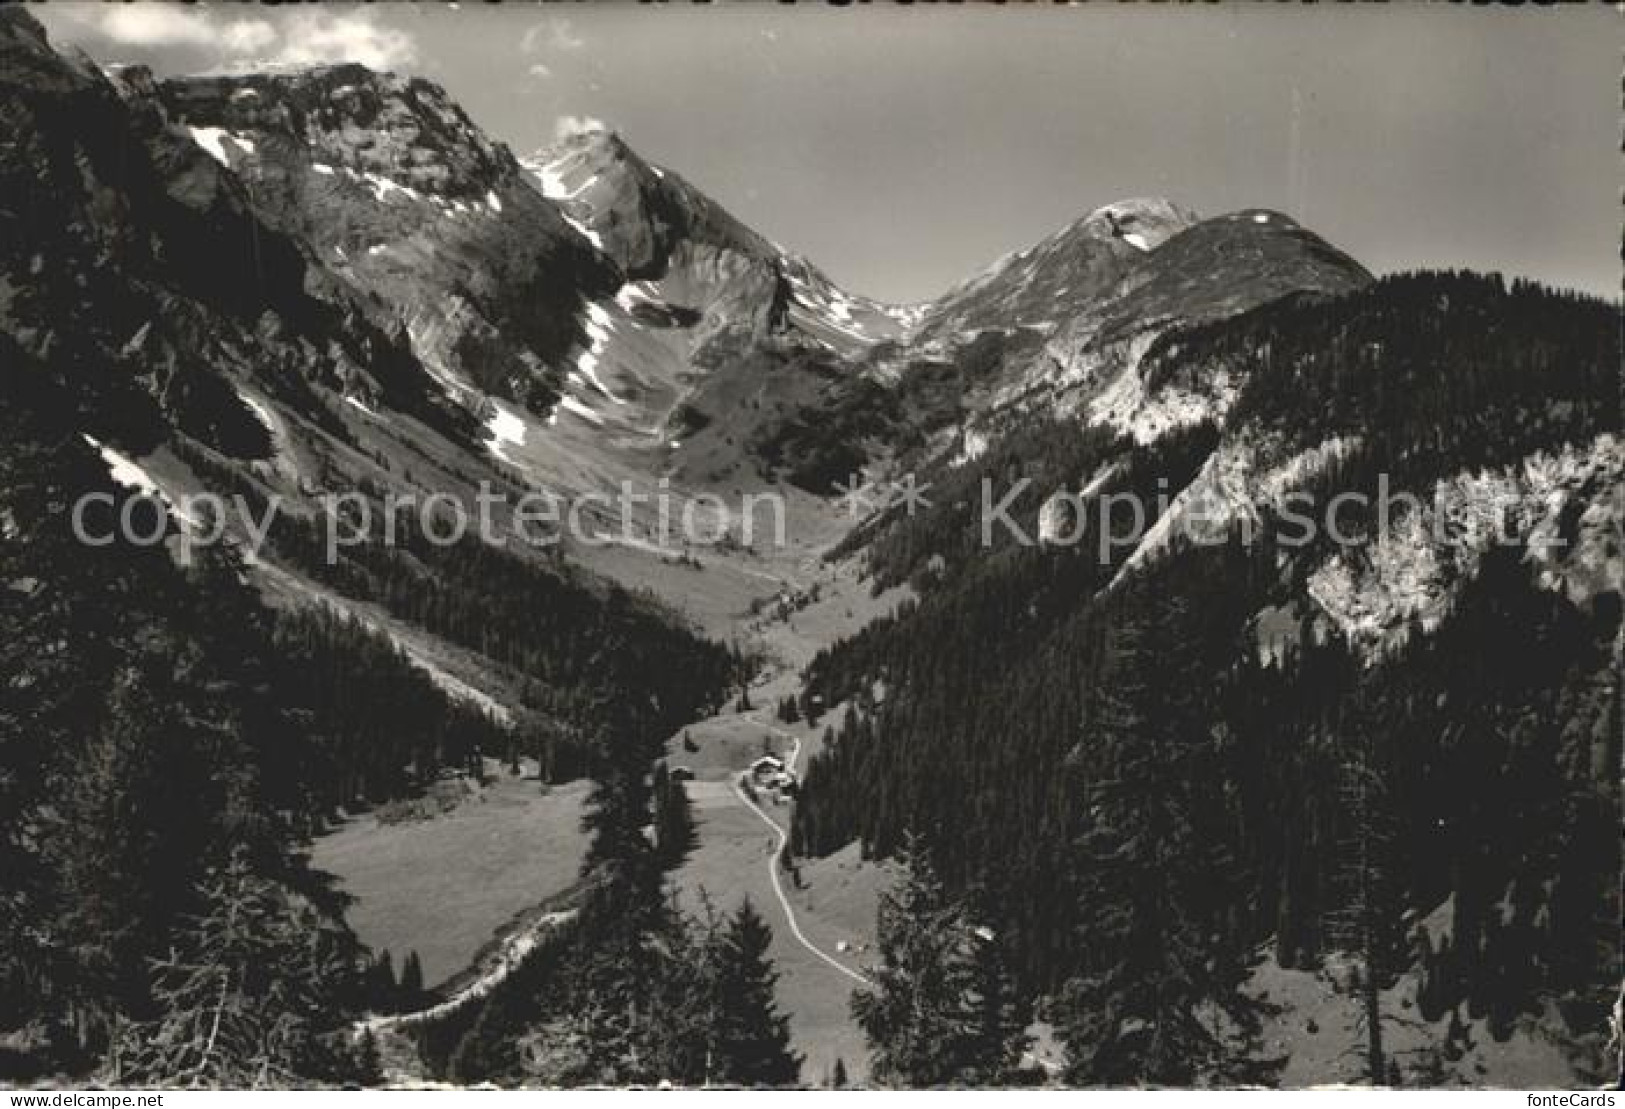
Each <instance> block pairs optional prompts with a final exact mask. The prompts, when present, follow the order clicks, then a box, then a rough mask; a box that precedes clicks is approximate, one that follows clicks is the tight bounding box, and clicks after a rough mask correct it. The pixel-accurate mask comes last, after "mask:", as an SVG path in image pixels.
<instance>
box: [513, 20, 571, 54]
mask: <svg viewBox="0 0 1625 1109" xmlns="http://www.w3.org/2000/svg"><path fill="white" fill-rule="evenodd" d="M586 45H587V40H586V39H584V38H582V37H581V36H580V35H579V34H577V33H576V29H575V24H573V23H571V22H570V21H569V20H568V19H566V18H565V17H564V16H561V15H551V16H548V17H547V18H546V19H544V20H542V21H541V22H540V23H533V24H532V25H531V26H530V28H529V29H528V30H526V31H525V36H524V38H522V39H520V40H519V52H520V53H521V54H535V53H537V52H539V51H541V50H556V51H561V52H564V53H570V52H572V51H576V50H580V49H581V48H582V47H583V46H586Z"/></svg>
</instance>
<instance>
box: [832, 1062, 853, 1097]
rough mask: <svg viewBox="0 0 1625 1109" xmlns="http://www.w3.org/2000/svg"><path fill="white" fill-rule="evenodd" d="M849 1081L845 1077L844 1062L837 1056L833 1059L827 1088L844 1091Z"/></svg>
mask: <svg viewBox="0 0 1625 1109" xmlns="http://www.w3.org/2000/svg"><path fill="white" fill-rule="evenodd" d="M850 1081H851V1080H850V1079H848V1078H847V1076H846V1060H845V1059H842V1058H841V1057H840V1056H838V1055H837V1056H836V1057H835V1068H834V1069H833V1070H832V1071H831V1072H830V1075H829V1088H830V1089H832V1090H844V1089H846V1087H847V1086H848V1085H849V1084H850Z"/></svg>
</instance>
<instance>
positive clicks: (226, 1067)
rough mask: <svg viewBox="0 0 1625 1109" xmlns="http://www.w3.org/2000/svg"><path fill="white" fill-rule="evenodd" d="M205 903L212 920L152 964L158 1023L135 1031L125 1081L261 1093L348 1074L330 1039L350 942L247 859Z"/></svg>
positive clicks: (123, 1069)
mask: <svg viewBox="0 0 1625 1109" xmlns="http://www.w3.org/2000/svg"><path fill="white" fill-rule="evenodd" d="M200 893H201V901H202V906H203V908H202V911H201V912H200V914H199V915H198V916H196V917H194V918H192V919H191V920H190V921H188V922H187V923H186V925H185V926H184V927H182V928H181V929H180V930H179V933H178V936H177V940H178V942H177V945H176V950H175V951H174V952H173V953H172V954H171V955H169V956H167V957H165V958H163V959H160V960H157V961H156V962H155V963H154V968H153V971H154V989H153V993H154V998H155V1000H156V1002H157V1005H158V1010H159V1015H158V1016H157V1017H156V1018H155V1019H153V1020H152V1021H149V1022H145V1023H138V1024H134V1025H129V1026H126V1028H125V1031H124V1037H125V1042H124V1043H123V1044H122V1045H121V1046H120V1050H119V1051H118V1054H117V1058H118V1060H119V1073H118V1074H117V1075H116V1078H117V1080H118V1081H119V1082H122V1083H131V1084H144V1085H156V1086H174V1087H182V1088H189V1089H197V1088H204V1089H221V1088H251V1089H258V1088H264V1087H271V1086H289V1085H301V1084H308V1083H309V1082H311V1081H313V1080H320V1079H323V1078H330V1077H332V1076H335V1075H338V1074H341V1073H342V1070H343V1061H342V1060H340V1059H338V1058H337V1057H336V1056H335V1055H334V1053H333V1052H332V1050H331V1049H330V1048H329V1047H328V1046H327V1044H326V1043H324V1041H323V1033H324V1032H326V1031H328V1030H330V1029H331V1028H332V1027H333V1026H334V1024H336V1023H337V1022H338V1021H339V1020H341V1019H342V1015H343V1006H342V1004H341V1003H340V1001H339V997H340V994H339V992H338V991H340V990H342V989H343V984H344V983H346V982H347V981H348V980H349V979H350V976H351V970H350V967H351V966H352V965H353V964H351V963H350V962H349V959H348V956H347V955H346V953H345V945H344V943H343V940H342V937H341V936H339V935H338V934H337V933H335V932H334V931H333V930H332V929H330V928H328V927H326V926H325V925H324V924H323V923H322V922H321V920H320V918H319V917H318V916H317V914H316V913H315V912H314V910H313V909H312V908H311V907H310V906H309V905H308V904H302V903H301V901H300V899H298V898H297V897H295V896H292V895H290V893H289V891H287V890H286V889H284V888H282V887H279V886H278V885H277V884H275V883H273V882H270V881H268V880H266V879H265V878H262V877H260V876H258V875H256V874H255V873H254V871H253V870H252V869H251V868H250V866H249V863H248V857H247V852H246V851H243V850H241V849H239V850H237V851H234V852H233V854H232V857H231V859H230V861H229V862H228V863H227V864H225V865H224V866H223V867H221V868H220V869H218V870H216V871H214V872H213V873H211V874H210V875H209V876H208V878H207V879H206V880H205V882H204V885H203V888H202V890H201V891H200Z"/></svg>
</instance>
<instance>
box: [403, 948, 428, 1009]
mask: <svg viewBox="0 0 1625 1109" xmlns="http://www.w3.org/2000/svg"><path fill="white" fill-rule="evenodd" d="M400 992H401V1003H402V1006H403V1007H404V1008H407V1009H410V1008H412V1007H413V1006H415V1005H417V1004H418V1003H419V1002H421V1001H422V1000H423V961H422V960H421V959H419V958H418V953H417V952H416V951H408V952H407V953H406V961H405V962H403V963H402V964H401V987H400Z"/></svg>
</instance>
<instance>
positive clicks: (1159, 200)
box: [1081, 196, 1199, 251]
mask: <svg viewBox="0 0 1625 1109" xmlns="http://www.w3.org/2000/svg"><path fill="white" fill-rule="evenodd" d="M1198 218H1199V217H1198V216H1197V215H1196V213H1195V212H1192V211H1191V210H1190V209H1188V208H1185V207H1182V206H1180V205H1178V204H1175V203H1174V202H1173V201H1171V200H1169V199H1167V198H1166V197H1161V196H1137V197H1129V198H1127V199H1125V200H1118V201H1114V202H1112V203H1111V204H1105V205H1102V206H1101V207H1099V208H1096V209H1095V210H1094V211H1092V212H1090V213H1089V214H1088V215H1087V216H1085V217H1083V220H1082V221H1081V225H1082V227H1083V229H1084V230H1085V231H1088V232H1091V233H1093V234H1095V235H1097V236H1100V237H1102V238H1107V237H1110V238H1118V239H1122V240H1123V241H1124V242H1126V243H1128V244H1129V245H1130V246H1132V247H1135V248H1136V249H1139V250H1143V251H1144V250H1155V249H1156V248H1157V247H1159V246H1161V245H1162V244H1163V243H1164V242H1166V241H1167V240H1168V239H1170V238H1172V237H1173V236H1175V235H1177V234H1178V233H1179V232H1181V231H1183V230H1185V229H1186V228H1187V227H1191V226H1193V225H1194V224H1196V223H1197V222H1198Z"/></svg>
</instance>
